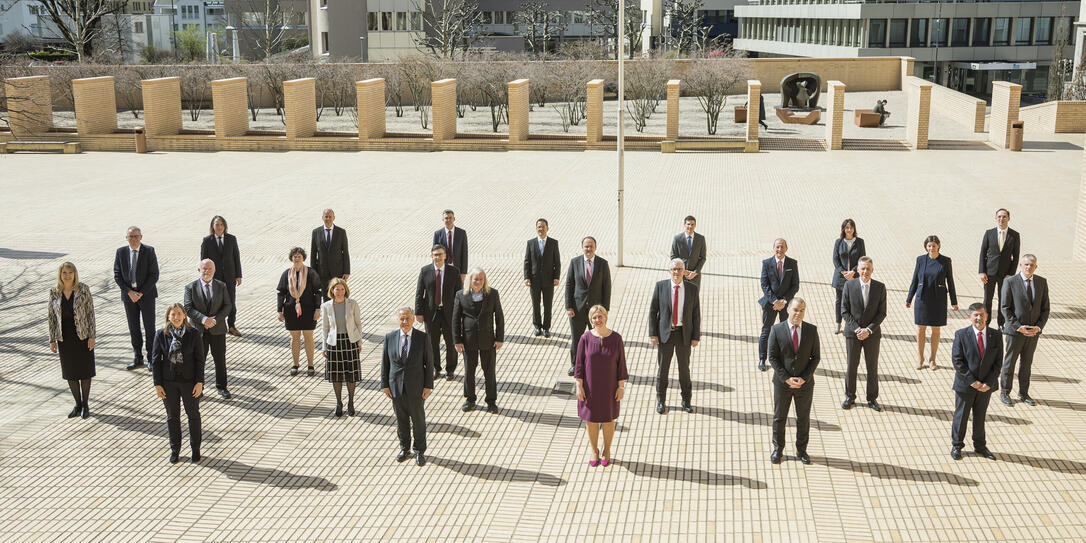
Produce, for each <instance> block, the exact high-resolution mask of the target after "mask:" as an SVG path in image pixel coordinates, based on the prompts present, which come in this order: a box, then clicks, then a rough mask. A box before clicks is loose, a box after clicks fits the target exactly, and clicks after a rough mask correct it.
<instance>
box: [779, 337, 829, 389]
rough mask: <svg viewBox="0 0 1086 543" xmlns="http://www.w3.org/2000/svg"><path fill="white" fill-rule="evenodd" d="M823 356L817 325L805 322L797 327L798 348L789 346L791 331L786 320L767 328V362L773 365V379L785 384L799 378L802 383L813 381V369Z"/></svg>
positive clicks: (809, 384) (805, 384)
mask: <svg viewBox="0 0 1086 543" xmlns="http://www.w3.org/2000/svg"><path fill="white" fill-rule="evenodd" d="M821 359H822V355H821V351H820V349H819V343H818V327H817V326H815V325H813V324H811V323H809V322H804V323H802V324H800V328H799V350H798V351H796V350H794V349H792V333H791V332H790V331H789V329H788V321H785V322H778V323H777V324H774V325H773V328H772V329H771V330H770V331H769V364H770V365H771V366H773V382H774V383H775V384H777V385H779V386H788V383H787V381H788V379H789V378H792V377H801V378H802V379H803V380H804V381H806V382H805V383H804V384H803V386H804V387H809V386H811V385H813V384H814V380H813V379H814V372H815V368H817V367H818V362H819V361H820V360H821Z"/></svg>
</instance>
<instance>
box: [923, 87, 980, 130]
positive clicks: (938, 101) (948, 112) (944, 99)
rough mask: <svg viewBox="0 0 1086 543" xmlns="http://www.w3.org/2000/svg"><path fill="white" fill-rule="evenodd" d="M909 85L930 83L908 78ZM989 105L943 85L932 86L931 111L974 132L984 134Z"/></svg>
mask: <svg viewBox="0 0 1086 543" xmlns="http://www.w3.org/2000/svg"><path fill="white" fill-rule="evenodd" d="M907 82H908V83H913V84H917V85H920V84H924V83H927V82H928V81H927V80H926V79H921V78H919V77H915V76H908V81H907ZM987 105H988V103H987V102H985V101H984V100H981V99H980V98H977V97H975V96H969V95H968V94H965V93H961V92H958V91H955V90H951V89H948V88H946V87H944V86H942V85H935V84H932V85H931V110H932V112H933V113H935V114H938V116H940V117H943V118H946V119H950V120H952V121H954V122H956V123H959V124H962V125H964V126H966V127H971V128H972V129H973V132H975V133H978V134H979V133H981V132H984V115H985V110H986V109H987Z"/></svg>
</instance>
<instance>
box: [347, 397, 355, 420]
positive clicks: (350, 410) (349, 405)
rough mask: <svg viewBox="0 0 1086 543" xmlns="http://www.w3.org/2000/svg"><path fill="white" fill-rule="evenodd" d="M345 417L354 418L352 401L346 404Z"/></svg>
mask: <svg viewBox="0 0 1086 543" xmlns="http://www.w3.org/2000/svg"><path fill="white" fill-rule="evenodd" d="M347 416H348V417H353V416H354V400H350V401H348V402H347Z"/></svg>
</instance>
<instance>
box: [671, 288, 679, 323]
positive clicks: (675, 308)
mask: <svg viewBox="0 0 1086 543" xmlns="http://www.w3.org/2000/svg"><path fill="white" fill-rule="evenodd" d="M671 325H672V326H678V325H679V285H675V301H674V302H672V305H671Z"/></svg>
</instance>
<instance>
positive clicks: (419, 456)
mask: <svg viewBox="0 0 1086 543" xmlns="http://www.w3.org/2000/svg"><path fill="white" fill-rule="evenodd" d="M415 464H418V465H420V466H425V465H426V457H425V456H423V455H422V453H421V452H417V453H415Z"/></svg>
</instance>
